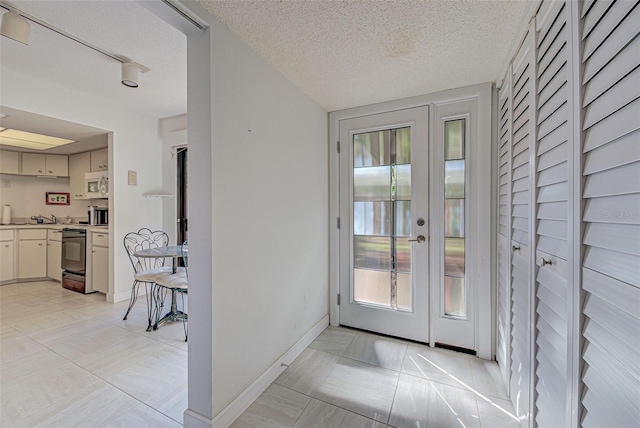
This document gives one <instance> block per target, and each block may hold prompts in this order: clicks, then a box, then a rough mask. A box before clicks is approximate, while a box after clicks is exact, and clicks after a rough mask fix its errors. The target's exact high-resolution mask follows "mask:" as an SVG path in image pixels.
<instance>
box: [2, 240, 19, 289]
mask: <svg viewBox="0 0 640 428" xmlns="http://www.w3.org/2000/svg"><path fill="white" fill-rule="evenodd" d="M13 260H14V259H13V241H3V242H0V281H10V280H12V279H14V278H15V275H14V272H13Z"/></svg>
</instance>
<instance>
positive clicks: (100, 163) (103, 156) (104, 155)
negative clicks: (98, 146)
mask: <svg viewBox="0 0 640 428" xmlns="http://www.w3.org/2000/svg"><path fill="white" fill-rule="evenodd" d="M108 170H109V150H108V149H102V150H94V151H92V152H91V172H102V171H108Z"/></svg>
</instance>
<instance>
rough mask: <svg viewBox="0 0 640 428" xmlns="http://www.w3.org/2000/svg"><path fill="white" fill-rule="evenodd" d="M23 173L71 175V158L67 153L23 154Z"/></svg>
mask: <svg viewBox="0 0 640 428" xmlns="http://www.w3.org/2000/svg"><path fill="white" fill-rule="evenodd" d="M22 175H50V176H57V177H67V176H69V159H68V157H67V156H66V155H43V154H40V153H23V154H22Z"/></svg>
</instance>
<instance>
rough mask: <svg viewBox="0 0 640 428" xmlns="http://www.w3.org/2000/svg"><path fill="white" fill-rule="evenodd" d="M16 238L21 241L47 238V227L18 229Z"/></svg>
mask: <svg viewBox="0 0 640 428" xmlns="http://www.w3.org/2000/svg"><path fill="white" fill-rule="evenodd" d="M18 238H19V239H20V240H21V241H24V240H26V239H47V229H20V231H19V232H18Z"/></svg>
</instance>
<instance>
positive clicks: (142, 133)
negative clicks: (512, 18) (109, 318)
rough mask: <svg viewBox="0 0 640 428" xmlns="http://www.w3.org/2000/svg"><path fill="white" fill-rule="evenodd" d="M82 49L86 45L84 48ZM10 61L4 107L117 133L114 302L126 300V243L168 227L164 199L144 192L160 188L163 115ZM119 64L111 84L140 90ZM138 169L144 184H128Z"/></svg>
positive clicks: (2, 67) (113, 146)
mask: <svg viewBox="0 0 640 428" xmlns="http://www.w3.org/2000/svg"><path fill="white" fill-rule="evenodd" d="M78 49H79V50H81V49H83V47H82V46H80V45H79V46H78ZM13 66H14V64H12V63H11V62H9V61H2V63H0V73H1V75H2V79H0V93H2V105H4V106H7V107H12V108H16V109H19V110H24V111H29V112H33V113H36V114H41V115H45V116H50V117H53V118H58V119H62V120H67V121H70V122H76V123H79V124H83V125H87V126H92V127H95V128H99V129H105V130H109V131H111V132H110V133H109V137H108V139H109V169H110V171H109V174H110V179H109V187H110V196H111V197H110V198H109V202H108V203H109V211H110V212H109V215H110V223H111V224H110V225H109V231H110V233H109V240H110V271H111V272H113V275H111V276H110V279H109V280H110V286H109V287H110V289H109V293H108V294H107V300H108V301H121V300H125V299H128V298H129V295H130V293H131V282H132V272H131V263H130V262H129V260H128V258H127V255H126V253H125V251H124V248H123V247H122V239H123V237H124V235H125V234H126V233H127V232H130V231H132V230H138V229H140V228H141V227H149V228H152V229H160V228H161V227H162V203H161V200H160V199H154V198H146V197H144V196H143V195H144V194H145V193H148V192H153V191H156V190H157V189H158V185H159V183H161V182H162V168H161V163H162V161H161V147H162V146H161V141H160V131H159V122H158V118H154V117H150V116H148V115H146V114H145V113H144V112H139V111H134V110H130V109H128V107H127V105H126V104H122V105H121V104H116V103H114V102H113V101H112V100H110V99H100V98H96V97H94V96H92V95H90V94H86V93H83V92H79V91H77V90H76V89H75V88H73V87H64V86H61V85H58V84H56V83H55V82H52V81H45V80H40V79H37V78H34V77H33V76H31V75H30V74H29V73H28V70H24V69H19V68H14V67H13ZM118 73H119V68H118V65H114V76H116V77H114V79H113V81H112V82H105V84H111V85H113V88H114V91H129V92H126V94H127V95H128V96H132V97H133V96H135V93H136V92H135V91H134V90H131V89H129V88H125V87H124V86H123V85H121V84H120V81H119V80H118V79H117V76H119V74H118ZM129 170H132V171H136V172H137V173H138V184H137V185H136V186H130V185H128V184H127V171H129Z"/></svg>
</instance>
